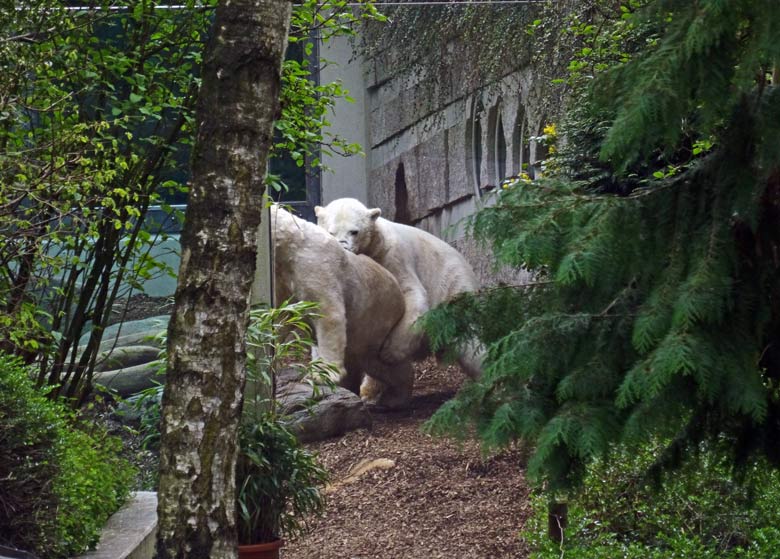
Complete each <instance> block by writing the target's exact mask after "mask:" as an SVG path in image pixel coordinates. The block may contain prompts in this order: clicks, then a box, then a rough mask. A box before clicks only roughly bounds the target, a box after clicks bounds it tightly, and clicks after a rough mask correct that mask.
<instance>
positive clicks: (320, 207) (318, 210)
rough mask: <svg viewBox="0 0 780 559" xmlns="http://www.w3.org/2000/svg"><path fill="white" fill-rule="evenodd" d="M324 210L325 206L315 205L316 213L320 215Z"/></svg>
mask: <svg viewBox="0 0 780 559" xmlns="http://www.w3.org/2000/svg"><path fill="white" fill-rule="evenodd" d="M324 210H325V208H323V207H322V206H314V215H316V216H317V217H320V215H321V214H322V213H323V211H324Z"/></svg>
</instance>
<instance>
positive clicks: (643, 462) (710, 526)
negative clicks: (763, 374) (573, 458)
mask: <svg viewBox="0 0 780 559" xmlns="http://www.w3.org/2000/svg"><path fill="white" fill-rule="evenodd" d="M659 447H660V445H658V446H651V447H646V448H644V449H642V450H640V451H639V452H629V451H615V452H613V453H611V454H610V456H609V457H607V458H605V459H603V460H600V461H599V462H597V463H596V464H594V465H593V466H592V467H591V468H590V469H589V470H588V474H587V476H586V480H585V485H584V488H583V491H582V492H581V493H580V494H578V495H577V496H576V497H574V498H572V500H571V502H570V510H569V527H568V528H567V530H566V534H565V538H564V542H563V544H562V545H559V544H558V543H556V542H553V541H551V540H550V539H549V538H548V537H547V534H546V531H547V524H546V523H547V496H542V495H539V496H538V497H536V498H535V500H534V510H535V515H534V517H533V520H532V521H531V523H530V524H529V526H528V527H527V528H526V530H525V534H524V535H525V537H526V538H527V539H528V540H529V542H530V543H531V544H532V546H533V547H535V548H536V549H537V552H536V553H535V554H534V555H533V557H534V558H535V559H547V558H553V557H555V558H558V557H560V556H561V553H562V552H563V553H564V554H565V557H567V558H571V559H577V558H582V559H585V558H587V559H600V558H613V557H623V558H626V559H640V558H641V559H645V558H651V559H653V558H658V559H661V558H663V559H674V558H687V557H690V558H696V559H708V558H713V559H714V558H727V559H730V558H737V557H740V558H750V559H759V558H765V557H766V558H768V557H774V556H776V550H777V549H778V548H780V529H778V528H777V526H778V525H780V474H778V472H777V471H776V470H773V469H771V468H769V467H767V466H766V465H765V464H759V463H756V464H754V465H753V466H752V467H751V468H750V469H749V470H748V471H747V472H746V476H747V477H745V478H744V479H739V480H735V479H734V477H733V476H732V472H731V470H730V469H729V466H727V465H726V463H725V462H724V460H723V459H722V458H720V457H719V456H718V454H716V453H714V452H711V451H702V452H701V453H699V454H698V455H697V456H695V457H694V458H693V459H692V460H690V461H689V462H688V463H686V465H685V466H684V467H683V469H682V470H680V471H679V472H678V473H677V475H676V476H674V477H672V478H670V479H667V480H665V481H664V482H663V484H662V485H660V486H658V487H656V486H655V484H651V483H649V480H648V478H647V477H646V476H645V474H646V472H647V470H648V468H650V467H651V466H652V464H653V463H654V462H655V461H656V460H657V459H658V457H659Z"/></svg>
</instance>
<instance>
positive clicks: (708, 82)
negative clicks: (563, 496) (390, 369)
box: [426, 0, 780, 490]
mask: <svg viewBox="0 0 780 559" xmlns="http://www.w3.org/2000/svg"><path fill="white" fill-rule="evenodd" d="M623 11H624V12H626V9H625V8H624V9H623ZM617 16H618V17H617V18H616V20H615V21H618V22H624V21H626V20H629V21H631V24H632V26H633V29H634V34H633V36H632V40H631V44H633V45H641V48H635V49H634V52H633V53H630V56H626V57H623V59H622V60H620V61H618V62H614V63H612V64H611V66H610V68H609V69H607V70H606V71H604V72H601V73H599V74H598V75H597V76H596V77H595V79H594V80H590V81H592V82H593V85H592V86H591V87H590V88H589V89H588V91H587V92H586V94H584V95H583V96H582V98H581V99H580V100H579V101H578V103H576V104H573V105H572V106H573V107H574V106H575V105H576V109H573V110H572V111H571V113H570V115H571V118H570V120H569V123H568V137H569V139H570V142H569V153H568V156H567V157H560V158H559V161H560V162H562V163H561V169H560V172H559V173H558V176H556V177H553V178H548V179H545V180H542V181H537V182H527V181H522V180H518V181H516V182H515V183H514V184H512V185H509V186H508V187H507V188H505V189H504V190H503V191H502V192H501V193H500V195H499V197H498V199H497V201H496V204H495V205H492V206H489V207H486V208H485V209H483V210H481V211H480V212H479V213H478V214H477V215H476V217H475V218H474V220H473V221H472V230H473V233H474V235H475V237H476V238H477V239H479V240H481V241H483V242H484V243H486V244H490V245H491V246H492V248H493V250H494V252H495V255H496V257H497V259H498V260H499V261H500V262H501V263H506V264H509V265H512V266H517V267H519V266H526V267H528V268H530V269H532V270H534V271H535V272H536V278H537V281H536V282H535V283H532V284H530V285H528V286H524V287H520V288H518V287H499V288H495V289H491V290H487V291H485V292H482V293H480V294H478V295H476V296H474V297H467V298H462V299H460V300H458V301H456V302H454V303H453V304H451V305H450V306H448V307H446V308H440V309H437V310H435V311H434V312H432V313H430V314H429V315H428V316H427V318H426V328H427V329H428V331H429V333H430V335H431V337H432V339H433V342H434V344H435V345H441V344H445V343H451V342H453V341H459V340H460V341H463V340H466V339H468V338H469V337H470V336H476V337H478V338H479V339H480V340H481V341H482V342H483V343H484V344H485V345H486V347H487V350H488V353H487V360H486V364H485V373H484V375H483V377H482V378H481V379H480V380H479V381H477V382H475V383H472V384H469V385H468V386H466V387H464V389H463V390H462V391H461V393H460V394H459V395H458V397H457V398H456V399H455V400H453V401H451V402H449V403H448V404H446V405H445V406H444V407H443V408H442V409H441V410H439V412H437V414H436V415H435V416H434V418H433V419H432V421H431V423H430V424H429V427H430V429H431V430H432V431H434V432H439V433H456V434H457V433H464V432H467V431H468V430H467V429H464V427H467V426H473V427H475V429H476V432H477V434H478V436H479V437H480V438H482V439H483V441H484V442H485V443H486V444H487V445H488V446H498V447H500V446H503V445H506V444H509V443H510V442H511V441H513V440H516V439H525V440H528V441H531V442H532V443H533V444H534V451H533V455H532V457H531V459H530V461H529V474H530V475H531V476H532V478H533V479H535V480H536V481H537V482H546V483H547V486H548V487H549V488H550V489H551V490H559V489H566V488H569V487H572V486H576V485H577V483H578V482H579V481H580V478H581V476H582V474H583V468H584V466H585V465H586V464H587V463H588V462H589V461H590V460H591V459H592V458H594V457H596V456H601V455H604V454H605V453H606V452H607V451H608V449H609V448H610V446H611V445H613V444H615V443H622V444H634V443H641V442H643V441H646V440H647V439H648V438H650V437H657V436H660V437H665V438H666V440H669V441H671V442H670V444H669V445H668V448H667V451H666V453H665V454H664V455H663V456H662V459H661V460H660V461H659V464H658V466H673V465H675V464H676V463H679V462H680V460H681V459H682V458H684V456H685V454H686V453H687V452H691V451H693V450H695V449H696V448H697V447H698V444H699V443H700V442H702V441H711V442H713V443H714V444H716V445H717V446H719V447H721V448H722V449H723V450H724V451H727V452H728V453H729V455H730V456H731V457H732V458H733V459H734V461H735V464H740V463H744V462H745V461H746V460H749V459H752V458H753V457H755V456H756V455H758V454H763V455H765V456H766V457H767V458H768V459H769V462H770V463H771V464H773V465H780V447H778V445H777V443H776V441H777V440H780V439H778V437H780V392H778V383H780V87H778V83H777V82H776V81H775V79H773V78H772V72H773V67H774V65H775V64H776V63H778V61H780V42H778V41H777V37H780V3H778V2H775V1H773V0H764V1H760V0H732V1H729V2H723V1H719V0H698V1H697V2H677V1H675V0H657V1H653V2H648V3H646V5H645V6H644V7H643V8H642V9H640V10H638V11H637V12H636V13H635V14H630V13H624V14H622V15H621V14H620V13H618V14H617ZM606 23H607V25H606V26H605V29H607V30H608V29H609V25H608V24H609V22H606ZM637 37H639V38H641V39H642V40H641V41H639V40H636V39H637ZM776 77H777V71H776V70H775V78H776Z"/></svg>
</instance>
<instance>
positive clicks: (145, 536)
mask: <svg viewBox="0 0 780 559" xmlns="http://www.w3.org/2000/svg"><path fill="white" fill-rule="evenodd" d="M156 536H157V493H155V492H153V491H139V492H137V493H134V494H133V495H132V496H131V497H130V499H129V500H128V502H127V503H125V505H124V506H123V507H122V508H121V509H119V510H118V511H117V512H115V513H114V514H113V515H111V518H109V519H108V522H106V525H105V526H104V527H103V532H102V533H101V535H100V541H99V542H98V544H97V547H96V548H95V549H94V550H93V551H88V552H87V553H84V554H83V555H79V556H78V557H74V558H73V559H152V558H153V557H154V547H155V538H156Z"/></svg>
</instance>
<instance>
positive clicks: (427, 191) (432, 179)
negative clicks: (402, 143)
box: [407, 131, 448, 221]
mask: <svg viewBox="0 0 780 559" xmlns="http://www.w3.org/2000/svg"><path fill="white" fill-rule="evenodd" d="M446 137H447V132H446V131H441V132H439V133H437V134H436V135H434V136H433V137H432V138H430V139H429V140H426V141H423V142H422V143H420V144H419V145H418V146H417V147H416V148H415V149H414V152H415V158H416V159H417V181H416V185H417V188H415V189H411V188H410V189H409V201H410V206H412V207H414V208H415V209H416V212H415V213H413V214H412V219H413V220H415V221H416V220H419V219H422V218H423V217H425V216H426V215H428V214H430V213H433V212H434V211H435V210H436V209H438V208H441V207H443V206H444V205H445V204H446V203H447V201H448V197H447V149H446ZM407 184H408V183H407ZM413 191H414V192H415V194H416V196H417V199H416V200H415V201H414V203H412V196H413V194H412V192H413Z"/></svg>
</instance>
